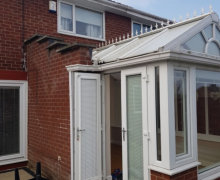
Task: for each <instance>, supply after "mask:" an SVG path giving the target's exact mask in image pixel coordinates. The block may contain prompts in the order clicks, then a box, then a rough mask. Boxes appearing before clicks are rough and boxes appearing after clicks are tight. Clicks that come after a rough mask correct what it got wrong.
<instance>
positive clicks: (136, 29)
mask: <svg viewBox="0 0 220 180" xmlns="http://www.w3.org/2000/svg"><path fill="white" fill-rule="evenodd" d="M136 33H138V35H139V34H141V24H137V23H133V36H136Z"/></svg>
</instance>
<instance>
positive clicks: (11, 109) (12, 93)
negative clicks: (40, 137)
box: [0, 87, 19, 156]
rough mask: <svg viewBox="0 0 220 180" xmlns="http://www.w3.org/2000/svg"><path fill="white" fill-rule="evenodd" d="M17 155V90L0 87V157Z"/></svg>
mask: <svg viewBox="0 0 220 180" xmlns="http://www.w3.org/2000/svg"><path fill="white" fill-rule="evenodd" d="M16 153H19V88H7V87H0V156H4V155H11V154H16Z"/></svg>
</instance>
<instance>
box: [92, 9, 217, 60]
mask: <svg viewBox="0 0 220 180" xmlns="http://www.w3.org/2000/svg"><path fill="white" fill-rule="evenodd" d="M168 51H169V52H170V51H173V52H181V51H187V52H196V53H198V54H202V55H204V54H207V55H210V56H213V57H215V58H216V57H217V58H220V21H219V17H218V15H217V14H216V13H213V12H211V13H207V14H203V15H201V16H198V17H194V18H192V19H187V20H185V21H182V22H179V23H174V24H170V25H168V26H166V27H163V25H162V27H161V28H156V29H155V30H151V31H150V32H147V33H143V34H141V35H138V36H135V37H130V38H129V37H128V38H126V37H125V35H124V36H123V37H121V38H119V40H117V39H115V40H111V42H110V41H108V42H106V43H105V45H103V46H102V47H99V48H96V49H94V51H93V57H92V60H93V62H94V64H102V63H109V62H116V61H121V60H125V59H129V58H134V57H138V56H143V55H146V54H153V53H161V52H168Z"/></svg>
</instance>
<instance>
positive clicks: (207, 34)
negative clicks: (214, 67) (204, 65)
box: [182, 24, 220, 56]
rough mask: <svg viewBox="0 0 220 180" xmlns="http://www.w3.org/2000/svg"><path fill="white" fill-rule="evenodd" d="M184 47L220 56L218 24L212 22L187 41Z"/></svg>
mask: <svg viewBox="0 0 220 180" xmlns="http://www.w3.org/2000/svg"><path fill="white" fill-rule="evenodd" d="M182 47H183V48H184V49H187V50H190V51H195V52H200V53H207V54H209V55H213V56H220V30H219V28H218V27H217V25H216V24H210V25H209V26H207V27H206V28H204V29H203V30H202V31H201V32H199V33H198V34H196V35H195V36H193V37H192V38H191V39H189V40H188V41H187V42H185V43H184V44H183V45H182Z"/></svg>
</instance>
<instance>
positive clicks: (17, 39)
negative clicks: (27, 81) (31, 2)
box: [0, 0, 22, 70]
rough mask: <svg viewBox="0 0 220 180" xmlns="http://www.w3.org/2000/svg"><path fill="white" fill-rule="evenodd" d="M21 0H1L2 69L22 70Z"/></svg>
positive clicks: (0, 51) (0, 57)
mask: <svg viewBox="0 0 220 180" xmlns="http://www.w3.org/2000/svg"><path fill="white" fill-rule="evenodd" d="M21 9H22V6H21V0H10V1H5V0H2V1H1V5H0V14H1V18H0V70H21V69H22V68H21V58H22V55H21V47H22V39H21V37H22V36H21V33H22V32H21V28H22V11H21Z"/></svg>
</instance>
